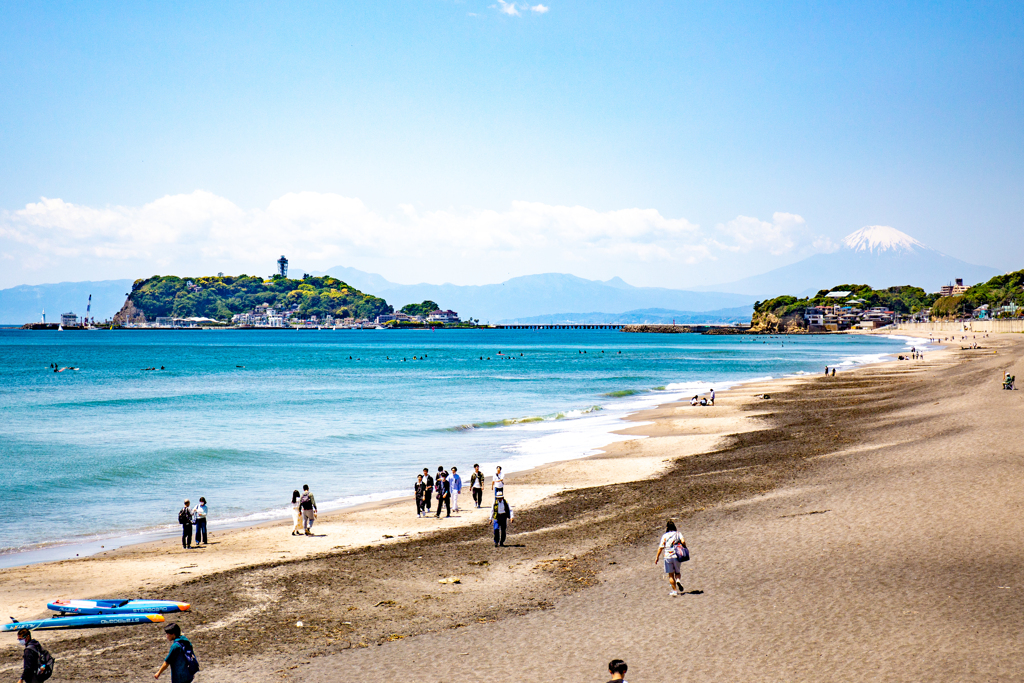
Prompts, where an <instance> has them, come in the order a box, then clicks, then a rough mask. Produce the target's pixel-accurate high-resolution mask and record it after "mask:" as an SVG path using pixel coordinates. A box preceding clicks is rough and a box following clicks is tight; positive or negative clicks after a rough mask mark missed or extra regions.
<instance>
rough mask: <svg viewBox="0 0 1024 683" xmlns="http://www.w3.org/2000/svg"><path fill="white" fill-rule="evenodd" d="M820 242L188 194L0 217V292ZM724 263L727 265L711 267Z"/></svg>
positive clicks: (566, 262) (637, 211) (631, 266)
mask: <svg viewBox="0 0 1024 683" xmlns="http://www.w3.org/2000/svg"><path fill="white" fill-rule="evenodd" d="M829 245H831V243H830V242H827V240H826V241H824V242H823V241H822V238H818V239H817V240H816V241H815V236H814V235H812V234H810V232H809V231H808V230H807V226H806V223H805V221H804V219H803V218H802V217H800V216H798V215H795V214H788V213H776V214H774V215H773V216H772V220H771V221H770V222H769V221H762V220H760V219H757V218H752V217H749V216H738V217H736V218H735V219H733V220H731V221H729V222H727V223H723V224H719V225H717V226H716V227H715V228H714V229H713V230H711V231H708V230H702V229H701V228H700V227H699V226H697V225H695V224H693V223H691V222H689V221H687V220H686V219H685V218H669V217H666V216H663V215H662V214H661V213H660V212H659V211H657V210H656V209H641V208H626V209H617V210H611V211H599V210H596V209H591V208H587V207H584V206H560V205H551V204H544V203H540V202H527V201H514V202H512V203H511V204H510V205H509V206H508V207H507V208H506V209H503V210H494V209H477V208H449V209H441V210H425V209H422V208H417V207H413V206H409V205H401V206H398V207H396V210H395V211H393V212H392V213H390V214H389V213H382V212H380V211H376V210H373V209H371V208H370V207H368V206H366V205H365V204H364V203H363V202H362V201H361V200H359V199H356V198H353V197H345V196H342V195H338V194H331V193H318V192H294V193H289V194H286V195H284V196H282V197H279V198H278V199H275V200H274V201H272V202H270V203H269V204H268V205H267V207H266V208H262V209H249V210H247V209H242V208H240V207H238V206H237V205H235V204H234V203H233V202H231V201H230V200H228V199H225V198H223V197H219V196H217V195H214V194H212V193H210V192H205V191H199V190H197V191H195V192H192V193H191V194H183V195H170V196H166V197H162V198H160V199H157V200H156V201H153V202H150V203H148V204H145V205H143V206H137V207H130V206H107V207H102V208H97V207H90V206H84V205H79V204H71V203H69V202H65V201H63V200H61V199H48V198H42V199H40V200H39V201H38V202H35V203H32V204H28V205H26V206H25V208H23V209H20V210H15V211H0V254H3V255H4V257H5V259H7V260H11V259H13V262H14V263H15V264H16V267H14V268H11V267H7V268H5V271H4V273H3V279H4V280H6V281H7V282H9V284H7V285H6V286H10V285H13V284H21V283H22V282H26V281H36V282H39V281H54V280H56V279H65V280H67V279H74V278H77V279H83V280H84V279H108V278H113V277H138V276H148V275H152V274H155V273H176V274H180V275H199V274H204V273H208V272H217V271H224V272H231V273H241V272H248V273H265V272H269V271H270V269H271V268H272V267H273V263H274V262H275V261H276V259H277V258H278V256H280V255H281V254H286V255H287V256H288V258H289V259H290V260H291V261H292V263H293V264H295V266H296V267H297V268H306V269H326V268H330V267H332V266H337V265H348V266H355V267H357V268H361V269H364V270H376V271H378V272H383V274H384V275H385V276H388V277H390V278H392V279H395V280H397V281H400V282H410V281H416V279H425V280H431V281H435V282H440V281H445V280H455V281H459V282H462V283H470V282H477V283H480V282H498V281H501V280H504V279H506V278H507V277H511V276H514V275H523V274H528V273H536V272H574V273H575V274H577V275H582V276H585V277H601V278H602V279H605V278H607V277H611V276H612V275H622V276H625V277H629V278H631V279H632V280H634V281H636V282H640V283H643V282H647V283H657V284H661V285H664V286H680V285H681V284H683V283H688V282H693V281H694V280H701V279H702V278H703V277H704V276H703V275H702V270H707V271H709V272H715V271H719V272H720V270H721V267H722V266H725V267H726V269H728V267H730V264H732V265H733V266H735V265H737V264H738V263H740V262H742V261H744V260H750V259H754V258H755V257H757V256H759V254H761V253H764V252H767V253H771V254H773V255H776V256H778V255H782V254H796V253H798V252H802V251H806V250H808V249H813V250H815V251H824V250H827V249H828V248H830V246H829ZM725 255H730V257H729V263H721V262H720V261H719V259H720V258H721V257H722V256H725ZM744 255H748V256H744ZM5 262H6V261H5ZM713 263H717V265H715V266H714V268H715V271H711V267H712V264H713Z"/></svg>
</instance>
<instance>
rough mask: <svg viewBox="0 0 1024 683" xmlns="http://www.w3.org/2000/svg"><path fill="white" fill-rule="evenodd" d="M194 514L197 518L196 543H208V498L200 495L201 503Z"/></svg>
mask: <svg viewBox="0 0 1024 683" xmlns="http://www.w3.org/2000/svg"><path fill="white" fill-rule="evenodd" d="M192 516H193V517H195V520H196V545H199V544H200V543H202V544H203V545H206V543H207V537H206V498H203V497H202V496H199V505H196V509H195V510H193V511H192Z"/></svg>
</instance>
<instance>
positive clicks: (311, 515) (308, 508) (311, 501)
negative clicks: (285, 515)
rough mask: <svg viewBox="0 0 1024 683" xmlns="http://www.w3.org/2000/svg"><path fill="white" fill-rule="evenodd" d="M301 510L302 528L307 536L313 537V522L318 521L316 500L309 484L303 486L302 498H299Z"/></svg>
mask: <svg viewBox="0 0 1024 683" xmlns="http://www.w3.org/2000/svg"><path fill="white" fill-rule="evenodd" d="M299 509H300V510H302V527H303V528H304V529H305V530H306V532H305V533H306V535H307V536H312V535H313V522H315V521H316V498H314V497H313V494H312V493H310V492H309V484H303V485H302V497H301V498H299Z"/></svg>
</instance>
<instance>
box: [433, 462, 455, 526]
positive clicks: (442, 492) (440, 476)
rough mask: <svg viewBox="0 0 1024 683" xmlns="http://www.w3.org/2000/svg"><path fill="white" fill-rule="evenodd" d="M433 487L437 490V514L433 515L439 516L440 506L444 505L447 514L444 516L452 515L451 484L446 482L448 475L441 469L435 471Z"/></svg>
mask: <svg viewBox="0 0 1024 683" xmlns="http://www.w3.org/2000/svg"><path fill="white" fill-rule="evenodd" d="M434 489H435V490H436V491H437V514H436V515H434V516H435V517H438V518H440V517H441V506H444V507H445V508H446V509H447V511H448V514H446V515H445V518H446V519H447V518H448V517H451V516H452V493H451V486H450V484H449V483H448V475H447V473H446V472H444V471H441V472H438V473H437V479H435V480H434Z"/></svg>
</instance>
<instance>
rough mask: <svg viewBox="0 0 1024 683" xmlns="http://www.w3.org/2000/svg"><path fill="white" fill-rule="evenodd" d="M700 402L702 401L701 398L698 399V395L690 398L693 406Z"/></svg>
mask: <svg viewBox="0 0 1024 683" xmlns="http://www.w3.org/2000/svg"><path fill="white" fill-rule="evenodd" d="M699 402H700V401H699V400H698V399H697V397H696V396H694V397H693V398H691V399H690V405H691V406H695V405H697V404H698V403H699Z"/></svg>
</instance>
